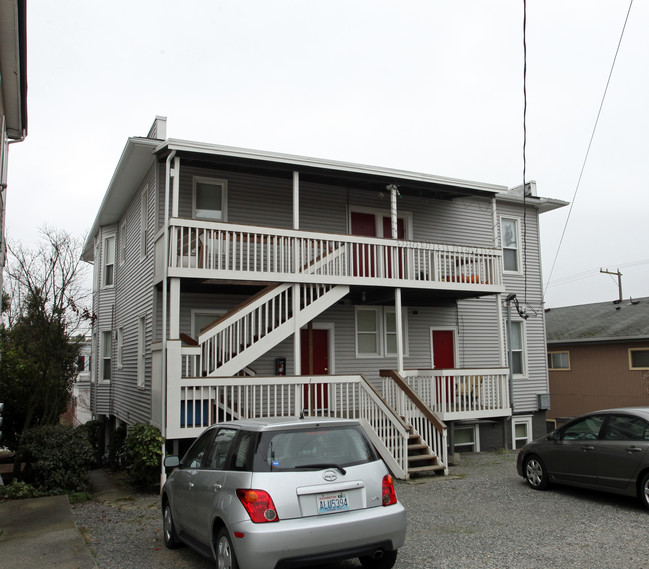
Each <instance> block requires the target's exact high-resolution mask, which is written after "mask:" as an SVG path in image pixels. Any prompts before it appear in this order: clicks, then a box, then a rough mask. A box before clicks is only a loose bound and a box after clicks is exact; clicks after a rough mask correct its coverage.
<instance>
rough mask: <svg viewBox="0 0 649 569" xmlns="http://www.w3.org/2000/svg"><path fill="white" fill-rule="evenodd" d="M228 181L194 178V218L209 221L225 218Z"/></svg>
mask: <svg viewBox="0 0 649 569" xmlns="http://www.w3.org/2000/svg"><path fill="white" fill-rule="evenodd" d="M227 189H228V182H227V181H226V180H217V179H214V178H194V196H193V209H194V218H196V219H207V220H209V221H227V220H226V211H225V207H226V199H227Z"/></svg>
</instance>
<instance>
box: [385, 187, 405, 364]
mask: <svg viewBox="0 0 649 569" xmlns="http://www.w3.org/2000/svg"><path fill="white" fill-rule="evenodd" d="M386 189H387V190H390V227H391V230H392V236H391V237H392V239H395V240H396V239H398V238H399V224H398V219H397V196H398V195H400V194H399V188H398V187H397V186H396V184H390V185H388V186H386ZM395 257H396V258H397V259H398V258H399V255H395ZM392 270H393V271H394V270H400V267H393V268H392ZM402 319H403V314H402V313H401V288H395V289H394V323H395V327H396V333H397V370H398V372H399V373H400V374H402V373H403V321H402Z"/></svg>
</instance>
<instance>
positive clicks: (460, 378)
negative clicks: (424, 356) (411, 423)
mask: <svg viewBox="0 0 649 569" xmlns="http://www.w3.org/2000/svg"><path fill="white" fill-rule="evenodd" d="M402 377H403V379H404V381H405V382H406V383H407V384H408V385H409V386H410V388H411V389H412V390H413V391H414V392H415V393H417V395H418V396H419V397H420V398H421V400H422V401H423V402H424V403H425V404H426V406H427V407H428V408H430V409H431V410H432V411H433V412H434V413H436V414H437V415H438V416H439V417H440V419H441V420H442V421H449V420H459V419H482V418H489V417H507V416H510V415H511V413H512V411H511V407H510V403H509V372H508V370H507V368H484V369H435V370H431V369H427V370H405V371H404V372H403V373H402ZM385 388H386V386H385V385H384V389H385Z"/></svg>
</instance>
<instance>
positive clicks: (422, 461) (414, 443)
mask: <svg viewBox="0 0 649 569" xmlns="http://www.w3.org/2000/svg"><path fill="white" fill-rule="evenodd" d="M409 430H410V436H409V437H408V474H409V475H410V476H414V475H424V474H439V473H441V474H443V473H444V470H445V469H446V466H445V465H444V464H442V463H441V461H440V460H439V457H438V456H437V455H436V454H435V453H434V452H433V450H432V449H431V448H430V447H429V446H428V445H427V444H426V443H424V442H423V441H422V439H421V436H420V435H419V434H417V433H416V432H414V429H413V428H412V427H410V428H409Z"/></svg>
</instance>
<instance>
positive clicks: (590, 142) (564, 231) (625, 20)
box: [543, 0, 633, 297]
mask: <svg viewBox="0 0 649 569" xmlns="http://www.w3.org/2000/svg"><path fill="white" fill-rule="evenodd" d="M632 6H633V0H631V1H630V3H629V9H628V10H627V13H626V18H625V19H624V26H623V27H622V33H621V34H620V39H619V41H618V43H617V49H616V50H615V57H614V58H613V63H612V65H611V70H610V72H609V74H608V80H607V81H606V87H605V88H604V94H603V95H602V101H601V103H600V105H599V110H598V111H597V118H596V119H595V125H594V126H593V131H592V133H591V135H590V140H589V142H588V148H587V149H586V156H585V157H584V161H583V164H582V165H581V171H580V172H579V179H578V180H577V186H576V187H575V192H574V194H573V195H572V201H571V202H570V208H569V209H568V217H567V218H566V223H565V224H564V226H563V231H562V232H561V239H560V240H559V245H558V246H557V252H556V254H555V256H554V261H553V262H552V268H551V269H550V275H549V276H548V285H549V283H550V280H551V279H552V273H553V272H554V267H555V265H556V264H557V259H558V257H559V252H560V251H561V245H562V244H563V238H564V237H565V235H566V230H567V229H568V222H569V221H570V216H571V214H572V209H573V207H574V205H575V200H576V199H577V192H578V191H579V186H580V184H581V179H582V177H583V175H584V170H585V169H586V162H587V161H588V155H589V154H590V149H591V146H592V145H593V139H594V138H595V131H596V130H597V124H598V123H599V117H600V115H601V114H602V108H603V107H604V100H605V99H606V93H607V92H608V86H609V84H610V83H611V77H612V76H613V69H614V68H615V62H616V61H617V56H618V53H619V52H620V46H621V45H622V38H623V37H624V31H625V30H626V24H627V22H628V21H629V14H630V13H631V7H632ZM548 285H546V287H545V291H544V292H543V296H544V297H545V293H546V292H547V288H548Z"/></svg>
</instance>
